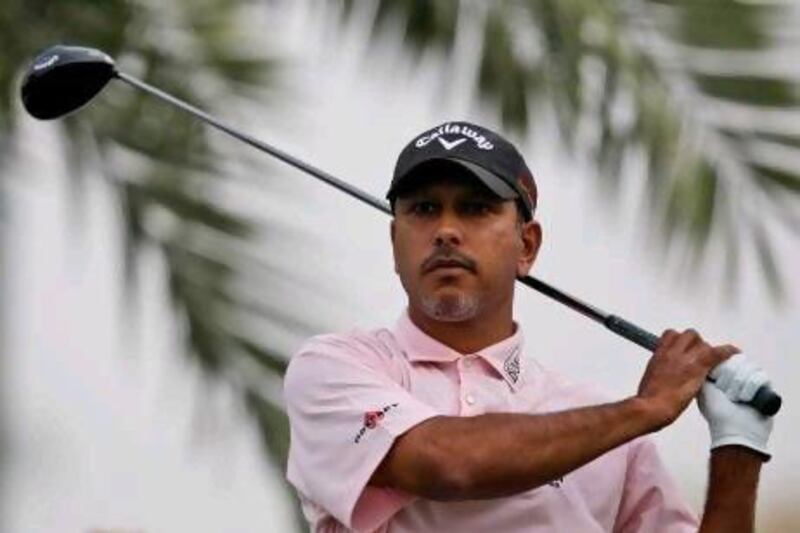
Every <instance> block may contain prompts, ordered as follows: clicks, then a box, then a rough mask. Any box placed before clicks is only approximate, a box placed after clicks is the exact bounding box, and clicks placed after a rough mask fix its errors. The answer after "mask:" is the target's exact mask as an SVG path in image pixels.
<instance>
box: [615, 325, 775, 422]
mask: <svg viewBox="0 0 800 533" xmlns="http://www.w3.org/2000/svg"><path fill="white" fill-rule="evenodd" d="M603 324H604V325H605V326H606V327H607V328H608V329H610V330H611V331H613V332H614V333H616V334H617V335H620V336H621V337H625V338H626V339H628V340H629V341H631V342H634V343H636V344H638V345H639V346H641V347H642V348H645V349H646V350H648V351H650V352H654V351H655V350H656V348H657V347H658V342H659V338H658V337H656V336H655V335H653V334H652V333H650V332H649V331H646V330H644V329H642V328H640V327H639V326H637V325H636V324H633V323H631V322H628V321H627V320H625V319H624V318H622V317H619V316H616V315H608V316H606V317H605V319H604V320H603ZM710 381H713V380H710ZM782 403H783V399H782V398H781V397H780V396H779V395H778V393H776V392H775V391H774V390H772V388H770V387H769V386H768V385H763V386H761V388H759V389H758V391H756V394H755V396H753V399H752V400H750V401H749V402H747V404H748V405H750V406H751V407H752V408H754V409H755V410H756V411H758V412H759V413H761V414H762V415H764V416H773V415H775V414H776V413H777V412H778V411H780V409H781V404H782Z"/></svg>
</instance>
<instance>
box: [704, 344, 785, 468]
mask: <svg viewBox="0 0 800 533" xmlns="http://www.w3.org/2000/svg"><path fill="white" fill-rule="evenodd" d="M709 375H710V377H711V378H713V379H714V380H715V382H714V383H710V382H706V383H704V384H703V388H702V389H701V390H700V394H699V395H698V396H697V404H698V406H699V407H700V412H701V413H703V416H704V417H705V419H706V420H707V421H708V427H709V430H710V432H711V449H712V450H713V449H714V448H719V447H720V446H729V445H733V444H736V445H739V446H744V447H746V448H750V449H751V450H755V451H757V452H760V453H762V454H763V455H764V456H765V457H766V460H767V461H768V460H769V458H770V453H769V451H768V449H767V441H768V440H769V434H770V433H771V432H772V417H767V416H763V415H762V414H761V413H759V412H758V411H756V410H755V409H753V408H752V407H750V406H748V405H745V404H743V403H737V402H748V401H750V400H752V399H753V396H755V394H756V392H757V391H758V389H759V388H760V387H761V386H762V385H765V384H768V383H769V378H768V377H767V374H766V372H764V371H763V370H762V369H761V368H759V367H758V366H756V365H755V364H753V363H752V362H750V361H749V360H748V359H747V358H746V357H745V356H744V355H742V354H736V355H734V356H733V357H731V358H730V359H728V360H727V361H725V362H724V363H722V364H721V365H718V366H717V367H716V368H714V370H712V371H711V373H710V374H709Z"/></svg>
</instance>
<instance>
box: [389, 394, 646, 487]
mask: <svg viewBox="0 0 800 533" xmlns="http://www.w3.org/2000/svg"><path fill="white" fill-rule="evenodd" d="M660 425H661V424H660V422H659V421H658V420H657V417H656V416H654V415H653V413H652V410H650V409H648V408H647V407H646V406H645V402H642V401H640V400H637V399H629V400H624V401H622V402H618V403H612V404H605V405H599V406H592V407H586V408H581V409H572V410H568V411H562V412H558V413H551V414H542V415H527V414H511V413H493V414H485V415H480V416H475V417H437V418H436V419H433V420H430V421H428V422H425V423H423V424H420V426H418V427H417V428H414V430H412V435H410V436H409V437H410V438H412V439H415V442H414V443H413V444H412V445H410V446H405V447H404V446H402V445H401V446H398V447H397V450H396V451H395V452H393V453H400V454H402V453H404V452H403V450H404V449H405V450H409V452H408V456H407V457H395V458H393V459H394V460H393V461H391V463H392V465H393V468H395V471H394V472H392V473H391V475H390V476H388V477H389V478H391V479H393V480H395V481H397V480H398V479H399V480H400V483H399V484H400V485H401V486H397V483H395V486H396V488H402V489H405V490H408V491H410V492H412V493H415V494H418V495H420V496H423V497H427V498H429V499H438V500H453V499H455V500H463V499H485V498H497V497H502V496H507V495H510V494H516V493H518V492H522V491H525V490H528V489H531V488H534V487H537V486H539V485H542V484H544V483H547V482H548V481H551V480H553V479H557V478H559V477H561V476H563V475H564V474H566V473H568V472H570V471H572V470H574V469H576V468H578V467H580V466H582V465H584V464H586V463H588V462H589V461H592V460H593V459H595V458H597V457H599V456H600V455H602V454H604V453H605V452H607V451H609V450H611V449H613V448H615V447H617V446H619V445H620V444H623V443H625V442H627V441H629V440H631V439H633V438H635V437H638V436H640V435H643V434H645V433H648V432H650V431H653V430H655V429H656V428H657V427H660ZM420 450H424V452H423V453H420ZM381 477H382V476H378V479H377V484H381V483H380V478H381Z"/></svg>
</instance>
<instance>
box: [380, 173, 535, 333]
mask: <svg viewBox="0 0 800 533" xmlns="http://www.w3.org/2000/svg"><path fill="white" fill-rule="evenodd" d="M425 183H426V184H425V185H422V186H417V187H415V188H414V189H413V190H411V191H409V192H407V193H405V194H403V195H401V196H399V197H398V198H397V200H396V202H395V218H394V220H393V221H392V225H391V235H392V246H393V250H394V260H395V271H396V272H397V274H398V275H399V276H400V281H401V283H402V284H403V287H404V288H405V291H406V293H407V294H408V299H409V305H410V306H411V307H413V308H416V309H417V310H419V311H422V312H423V313H424V314H426V315H427V316H428V317H430V318H431V319H434V320H440V321H448V322H457V321H465V320H470V319H473V318H476V317H478V316H481V315H482V314H486V313H492V312H499V311H501V310H508V311H510V308H511V305H512V303H513V294H514V281H515V279H516V278H517V277H518V276H523V275H525V274H527V273H528V272H529V270H530V268H531V266H532V265H533V261H534V260H535V258H536V253H537V252H538V250H539V244H540V243H541V228H540V226H539V224H538V223H537V222H534V221H531V222H524V221H523V220H522V219H521V217H520V215H518V213H517V208H516V205H515V203H514V202H513V201H507V200H506V201H504V200H501V199H500V198H498V197H496V196H494V195H493V194H492V193H491V192H490V191H489V190H488V189H487V188H485V187H484V186H483V185H482V184H480V183H479V182H477V181H476V180H474V179H470V178H465V177H463V176H462V177H454V176H453V177H451V176H444V177H442V179H435V180H433V179H432V180H426V181H425Z"/></svg>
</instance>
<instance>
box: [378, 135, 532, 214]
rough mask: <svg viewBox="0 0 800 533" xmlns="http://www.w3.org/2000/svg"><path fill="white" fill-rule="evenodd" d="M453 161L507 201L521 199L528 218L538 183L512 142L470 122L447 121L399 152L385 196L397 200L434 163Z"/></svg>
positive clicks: (390, 199)
mask: <svg viewBox="0 0 800 533" xmlns="http://www.w3.org/2000/svg"><path fill="white" fill-rule="evenodd" d="M442 161H448V162H451V163H453V164H455V165H457V166H458V167H460V168H461V169H464V170H466V171H468V172H469V173H470V174H471V175H473V176H474V177H476V178H477V179H478V180H480V182H481V183H483V184H484V185H485V186H486V187H488V188H489V190H491V191H492V192H493V193H495V194H496V195H497V196H499V197H500V198H503V199H504V200H516V201H518V202H521V204H522V207H524V209H523V213H524V214H525V218H526V219H527V220H531V219H532V218H533V211H534V209H535V208H536V199H537V191H536V182H535V181H534V180H533V174H531V171H530V169H528V165H527V164H526V163H525V160H524V159H523V157H522V155H520V153H519V151H518V150H517V149H516V148H515V147H514V145H513V144H511V143H510V142H508V141H507V140H506V139H504V138H503V137H501V136H500V135H499V134H497V133H495V132H494V131H492V130H490V129H487V128H484V127H482V126H478V125H475V124H471V123H469V122H445V123H444V124H442V125H440V126H436V127H435V128H432V129H430V130H427V131H425V132H424V133H422V134H420V135H417V136H416V137H415V138H414V139H413V140H412V141H411V142H410V143H408V145H406V147H405V148H403V151H402V152H400V155H399V156H398V158H397V164H396V165H395V168H394V176H393V178H392V184H391V185H390V186H389V192H387V193H386V198H387V199H389V201H390V202H392V203H394V200H395V198H396V197H397V195H398V193H399V192H401V191H402V189H403V187H404V186H405V185H406V184H408V183H409V182H411V181H412V177H413V178H414V180H416V179H419V176H420V175H421V174H422V173H421V172H417V171H421V170H422V169H424V168H425V167H426V166H427V165H428V164H429V163H432V162H442Z"/></svg>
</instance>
